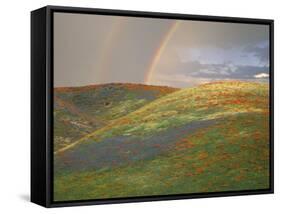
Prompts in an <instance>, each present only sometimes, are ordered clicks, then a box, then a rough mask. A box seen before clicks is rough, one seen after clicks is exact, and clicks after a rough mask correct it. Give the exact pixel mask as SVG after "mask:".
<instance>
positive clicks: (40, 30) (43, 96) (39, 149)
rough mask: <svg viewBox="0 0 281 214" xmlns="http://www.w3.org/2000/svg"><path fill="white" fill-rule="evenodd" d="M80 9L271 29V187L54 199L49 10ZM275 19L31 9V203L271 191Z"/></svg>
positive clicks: (52, 204) (123, 200) (119, 12)
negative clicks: (114, 197) (75, 199)
mask: <svg viewBox="0 0 281 214" xmlns="http://www.w3.org/2000/svg"><path fill="white" fill-rule="evenodd" d="M54 12H62V13H79V14H96V15H110V16H117V15H118V16H127V17H149V18H163V19H180V20H199V21H212V22H224V23H247V24H259V25H268V26H269V29H270V30H269V31H270V54H269V55H270V56H269V57H270V58H269V59H270V188H268V189H260V190H247V191H227V192H213V193H193V194H177V195H165V196H163V195H162V196H161V195H159V196H146V197H129V198H117V199H97V200H79V201H65V202H54V201H53V165H52V163H53V143H52V141H53V140H52V139H53V14H54ZM273 79H274V21H273V20H269V19H249V18H237V17H220V16H202V15H186V14H172V13H158V12H140V11H125V10H108V9H92V8H78V7H62V6H46V7H43V8H40V9H37V10H34V11H32V12H31V201H32V202H34V203H36V204H39V205H42V206H44V207H62V206H76V205H93V204H112V203H127V202H144V201H159V200H176V199H190V198H207V197H221V196H238V195H254V194H267V193H273V192H274V145H273V141H274V120H273V118H274V82H273Z"/></svg>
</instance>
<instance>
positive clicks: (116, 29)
mask: <svg viewBox="0 0 281 214" xmlns="http://www.w3.org/2000/svg"><path fill="white" fill-rule="evenodd" d="M124 24H125V22H124V18H123V17H116V18H115V20H114V23H113V25H112V27H111V29H110V31H109V33H108V34H107V35H106V37H105V40H104V45H103V48H102V50H101V53H100V57H99V62H98V63H97V67H96V70H97V71H98V72H99V75H98V76H99V77H100V78H103V79H106V75H107V74H106V66H107V64H108V61H107V60H108V58H109V57H108V56H109V54H110V53H111V50H112V47H113V46H114V42H115V39H116V38H117V35H118V34H119V33H120V32H121V29H122V27H123V25H124ZM101 80H102V79H101Z"/></svg>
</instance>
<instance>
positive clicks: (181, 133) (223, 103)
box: [54, 82, 269, 201]
mask: <svg viewBox="0 0 281 214" xmlns="http://www.w3.org/2000/svg"><path fill="white" fill-rule="evenodd" d="M268 105H269V104H268V85H267V84H260V83H248V82H219V83H213V84H205V85H201V86H199V87H195V88H191V89H182V90H178V91H174V92H171V93H167V94H166V95H164V96H160V97H158V98H157V99H154V100H153V101H150V102H148V103H147V104H146V105H143V106H142V107H140V108H138V109H136V110H134V111H131V112H128V114H127V115H124V116H120V117H118V118H115V119H113V120H112V121H110V122H109V123H108V124H106V125H105V126H103V127H101V128H99V129H97V130H95V131H93V132H91V133H89V134H87V135H86V136H84V137H83V138H82V140H81V141H79V143H77V144H75V145H74V146H73V147H70V148H69V149H66V150H64V151H63V152H62V153H60V154H57V155H56V156H55V166H56V165H60V163H61V162H65V165H62V166H63V167H61V168H59V170H56V171H55V180H54V181H55V183H54V199H55V201H65V200H82V199H98V198H116V197H130V196H146V195H166V194H180V193H197V192H215V191H236V190H251V189H266V188H269V121H268V118H269V115H268V110H269V107H268ZM200 121H212V122H210V123H206V124H207V125H204V126H203V125H202V122H200ZM194 123H197V124H198V125H197V127H196V129H194V130H192V131H191V130H190V129H187V128H182V127H186V126H188V124H194ZM175 133H176V134H175ZM161 136H164V137H161ZM135 141H136V142H137V143H136V142H135ZM108 142H110V143H112V144H108ZM134 143H135V144H134ZM168 143H169V144H168ZM128 144H129V145H132V146H131V147H129V146H125V145H128ZM146 144H150V145H149V146H150V147H148V146H147V145H146ZM106 145H116V146H117V147H116V148H117V149H116V150H118V153H117V154H118V155H119V156H120V157H119V156H117V157H118V158H119V159H118V160H119V161H118V162H117V163H116V162H114V160H111V159H110V157H111V156H113V154H115V153H114V152H115V151H112V152H113V153H111V154H110V153H105V154H104V156H101V157H103V158H101V159H99V161H101V162H102V161H108V160H110V161H109V162H106V164H104V165H103V166H102V167H96V165H91V164H93V163H94V162H95V159H94V158H95V157H96V156H97V155H101V154H95V151H98V150H97V149H98V148H100V147H101V148H102V147H103V146H106ZM167 145H168V146H167ZM98 146H99V147H98ZM136 146H138V147H137V148H138V149H137V150H134V149H133V148H134V147H136ZM85 148H87V150H85ZM89 148H94V149H92V150H91V149H89ZM152 150H153V151H154V150H155V151H157V152H154V153H151V151H152ZM133 152H135V153H133ZM130 153H133V154H132V155H130ZM74 154H75V155H74ZM145 154H149V155H145ZM82 157H83V158H82ZM134 157H137V158H135V159H134ZM81 158H82V159H83V162H82V159H81ZM66 160H67V161H70V162H67V161H66ZM93 160H94V161H93ZM68 163H70V164H69V165H67V164H68ZM72 164H73V165H75V164H78V166H80V165H79V164H83V165H81V166H88V167H85V168H84V167H80V168H78V169H74V168H71V166H72ZM92 166H95V167H92Z"/></svg>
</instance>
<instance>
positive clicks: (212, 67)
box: [178, 61, 269, 79]
mask: <svg viewBox="0 0 281 214" xmlns="http://www.w3.org/2000/svg"><path fill="white" fill-rule="evenodd" d="M187 71H189V72H187ZM178 73H181V74H183V75H186V76H187V77H188V76H190V77H200V78H210V79H220V78H221V79H255V75H257V74H260V73H265V74H269V67H268V66H252V65H233V64H231V63H224V64H202V63H200V62H199V61H190V62H187V63H184V64H182V66H181V68H179V70H178Z"/></svg>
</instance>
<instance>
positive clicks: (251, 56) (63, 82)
mask: <svg viewBox="0 0 281 214" xmlns="http://www.w3.org/2000/svg"><path fill="white" fill-rule="evenodd" d="M268 79H269V26H268V25H256V24H240V23H239V24H237V23H223V22H206V21H189V20H172V19H170V20H169V19H156V18H153V19H152V18H137V17H122V16H103V15H87V14H71V13H57V12H56V13H55V14H54V86H55V87H70V86H72V87H74V86H85V85H94V84H103V83H141V84H147V85H165V86H171V87H178V88H186V87H192V86H195V85H199V84H203V83H207V82H212V81H222V80H242V81H259V82H267V81H268Z"/></svg>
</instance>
